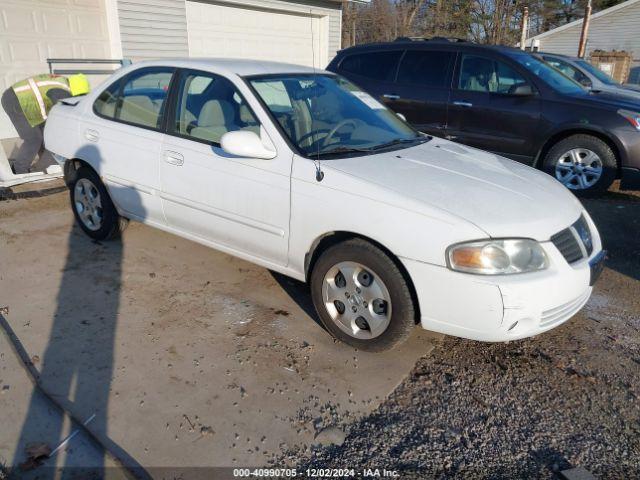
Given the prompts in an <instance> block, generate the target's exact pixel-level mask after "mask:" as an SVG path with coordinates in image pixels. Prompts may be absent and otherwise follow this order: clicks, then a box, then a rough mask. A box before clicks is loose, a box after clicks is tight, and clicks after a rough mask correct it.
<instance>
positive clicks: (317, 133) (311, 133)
mask: <svg viewBox="0 0 640 480" xmlns="http://www.w3.org/2000/svg"><path fill="white" fill-rule="evenodd" d="M327 132H329V129H328V128H322V129H320V130H314V131H313V132H309V133H305V134H304V135H302V136H301V137H300V138H299V139H298V143H299V144H300V145H302V143H303V142H304V141H305V140H306V139H307V138H309V137H315V136H317V135H320V134H323V133H327Z"/></svg>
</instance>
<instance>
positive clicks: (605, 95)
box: [573, 90, 640, 111]
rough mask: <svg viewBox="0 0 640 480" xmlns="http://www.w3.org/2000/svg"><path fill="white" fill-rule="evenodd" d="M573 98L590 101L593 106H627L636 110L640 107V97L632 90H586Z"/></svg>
mask: <svg viewBox="0 0 640 480" xmlns="http://www.w3.org/2000/svg"><path fill="white" fill-rule="evenodd" d="M627 92H628V93H627ZM573 98H575V99H579V100H582V101H584V102H588V103H589V104H590V105H592V106H593V105H594V104H596V105H599V106H602V107H607V108H615V109H618V108H625V109H627V110H634V111H636V110H639V109H640V97H636V96H635V95H634V93H633V91H631V90H616V92H615V93H613V92H612V91H604V90H600V91H593V92H592V91H589V92H587V91H585V92H584V93H581V94H578V95H574V96H573Z"/></svg>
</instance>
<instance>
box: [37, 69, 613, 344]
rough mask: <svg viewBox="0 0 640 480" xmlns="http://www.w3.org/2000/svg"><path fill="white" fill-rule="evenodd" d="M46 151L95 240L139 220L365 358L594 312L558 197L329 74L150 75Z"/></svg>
mask: <svg viewBox="0 0 640 480" xmlns="http://www.w3.org/2000/svg"><path fill="white" fill-rule="evenodd" d="M487 121H490V119H487ZM45 142H46V147H47V148H48V149H49V150H51V151H52V152H54V154H56V156H57V158H58V159H60V161H61V162H64V172H65V179H66V182H67V184H68V186H69V189H70V195H71V205H72V208H73V212H74V214H75V217H76V219H77V222H78V224H79V225H80V227H81V228H82V229H83V230H84V231H85V232H86V233H87V235H89V236H90V237H92V238H94V239H98V240H102V239H107V238H110V237H114V236H116V235H118V234H119V233H120V232H121V230H122V228H123V227H124V226H125V225H126V222H127V220H128V219H131V220H136V221H139V222H143V223H146V224H148V225H151V226H154V227H157V228H160V229H162V230H166V231H169V232H172V233H175V234H177V235H180V236H182V237H186V238H188V239H191V240H194V241H196V242H200V243H202V244H205V245H208V246H211V247H213V248H216V249H218V250H222V251H224V252H227V253H229V254H231V255H236V256H238V257H241V258H244V259H246V260H248V261H251V262H254V263H256V264H259V265H262V266H264V267H266V268H269V269H271V270H275V271H277V272H280V273H283V274H285V275H288V276H291V277H294V278H296V279H299V280H303V281H307V282H309V283H310V286H311V295H312V297H313V302H314V304H315V307H316V310H317V313H318V316H319V317H320V319H321V320H322V323H323V324H324V325H325V327H326V329H327V330H328V331H329V332H330V333H331V334H332V335H334V336H335V337H336V338H338V339H340V340H342V341H344V342H346V343H348V344H350V345H352V346H354V347H357V348H360V349H365V350H376V351H377V350H384V349H388V348H391V347H393V346H395V345H397V344H399V343H400V342H402V341H403V340H405V339H406V338H407V336H408V335H409V334H410V332H411V331H412V329H413V328H414V326H415V325H417V324H420V325H421V326H422V327H423V328H425V329H428V330H433V331H437V332H441V333H445V334H450V335H456V336H460V337H465V338H470V339H475V340H483V341H508V340H513V339H518V338H523V337H527V336H532V335H536V334H538V333H541V332H544V331H546V330H549V329H551V328H553V327H555V326H558V325H560V324H561V323H563V322H564V321H566V320H567V319H569V318H570V317H571V316H573V315H574V314H575V313H576V312H577V311H578V310H580V308H581V307H582V306H583V305H584V304H585V303H586V302H587V300H588V299H589V296H590V294H591V289H592V287H591V286H592V285H593V282H594V281H595V279H596V277H597V276H598V274H599V272H600V270H601V268H602V263H603V258H604V252H603V250H602V246H601V242H600V237H599V235H598V231H597V229H596V227H595V225H594V223H593V221H592V220H591V218H590V217H589V214H588V213H587V212H586V211H585V210H584V209H583V207H582V205H581V204H580V202H578V201H577V200H576V198H575V197H574V196H573V195H572V194H571V193H569V191H567V190H566V189H565V188H564V187H563V186H562V185H561V184H560V183H558V182H557V181H555V180H554V179H552V178H551V177H549V176H548V175H545V174H544V173H541V172H538V171H536V170H534V169H532V168H529V167H526V166H523V165H520V164H518V163H516V162H513V161H510V160H506V159H504V158H501V157H498V156H496V155H493V154H489V153H486V152H482V151H479V150H476V149H473V148H469V147H464V146H461V145H458V144H455V143H451V142H449V141H446V140H442V139H439V138H432V137H429V136H425V135H423V134H420V133H418V132H416V131H415V130H413V129H412V128H411V127H410V126H409V125H407V124H406V123H405V122H404V121H403V120H402V119H401V118H399V117H398V116H396V115H395V114H393V113H392V112H390V111H389V110H387V109H386V108H385V107H384V106H383V105H382V104H380V103H379V102H378V101H377V100H376V99H375V98H373V97H371V96H370V95H368V94H367V93H365V92H363V91H362V90H360V89H359V88H358V87H356V86H354V85H353V84H351V83H349V82H348V81H347V80H345V79H343V78H341V77H339V76H336V75H334V74H331V73H328V72H325V71H316V70H313V69H311V68H306V67H300V66H294V65H285V64H278V63H269V62H259V61H241V60H222V59H219V60H218V59H216V60H213V59H212V60H207V59H200V60H195V59H193V60H172V61H164V62H162V61H154V62H141V63H137V64H134V65H132V66H130V67H127V68H123V69H121V70H118V71H117V72H116V73H115V74H114V75H113V76H112V77H111V78H110V79H108V80H107V81H106V82H105V83H104V84H103V85H102V86H101V87H100V88H98V89H97V90H96V91H94V92H93V93H91V94H89V95H87V96H86V97H84V98H81V99H78V98H75V99H68V100H65V101H64V103H62V104H59V105H57V106H56V107H55V108H53V110H52V112H51V114H50V116H49V119H48V121H47V125H46V129H45Z"/></svg>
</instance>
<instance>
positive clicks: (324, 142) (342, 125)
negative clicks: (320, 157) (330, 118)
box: [321, 118, 358, 147]
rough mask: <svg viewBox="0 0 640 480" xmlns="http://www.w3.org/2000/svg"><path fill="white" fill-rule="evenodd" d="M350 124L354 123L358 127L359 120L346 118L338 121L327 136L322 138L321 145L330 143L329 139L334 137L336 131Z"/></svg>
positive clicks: (324, 145)
mask: <svg viewBox="0 0 640 480" xmlns="http://www.w3.org/2000/svg"><path fill="white" fill-rule="evenodd" d="M349 124H351V125H353V127H354V128H358V124H357V120H356V119H355V118H345V119H344V120H342V121H341V122H338V124H337V125H336V126H335V127H333V128H332V129H331V131H330V132H329V133H328V134H327V136H326V137H324V138H323V139H322V145H321V146H322V147H326V146H327V145H328V144H329V140H331V139H332V138H333V136H334V135H335V134H336V132H337V131H338V130H340V129H341V128H342V127H344V126H345V125H349Z"/></svg>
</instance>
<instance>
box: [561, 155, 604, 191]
mask: <svg viewBox="0 0 640 480" xmlns="http://www.w3.org/2000/svg"><path fill="white" fill-rule="evenodd" d="M602 171H603V163H602V159H601V158H600V157H599V156H598V154H597V153H595V152H593V151H591V150H589V149H586V148H573V149H571V150H569V151H568V152H566V153H564V154H563V155H561V156H560V158H559V159H558V161H557V163H556V168H555V173H556V178H557V179H558V180H559V181H560V182H562V183H563V184H564V186H565V187H567V188H570V189H571V190H586V189H588V188H591V187H593V186H594V185H595V184H596V183H598V180H600V177H601V176H602Z"/></svg>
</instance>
